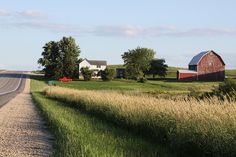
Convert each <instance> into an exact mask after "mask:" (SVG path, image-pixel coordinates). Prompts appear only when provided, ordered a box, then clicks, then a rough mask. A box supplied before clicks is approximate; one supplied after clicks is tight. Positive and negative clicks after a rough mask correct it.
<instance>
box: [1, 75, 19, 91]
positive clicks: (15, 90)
mask: <svg viewBox="0 0 236 157" xmlns="http://www.w3.org/2000/svg"><path fill="white" fill-rule="evenodd" d="M21 82H22V74H21V77H20V80H19V82H18V85H17V87H16V88H15V89H13V90H11V91H8V92H3V93H0V95H5V94H9V93H12V92H15V91H16V90H17V89H18V88H19V87H20V84H21Z"/></svg>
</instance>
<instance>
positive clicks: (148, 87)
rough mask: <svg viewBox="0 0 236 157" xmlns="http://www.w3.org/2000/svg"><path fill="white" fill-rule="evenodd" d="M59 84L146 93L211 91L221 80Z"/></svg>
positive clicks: (78, 87) (76, 82)
mask: <svg viewBox="0 0 236 157" xmlns="http://www.w3.org/2000/svg"><path fill="white" fill-rule="evenodd" d="M56 84H57V85H58V86H61V87H68V88H74V89H80V90H85V89H86V90H119V91H127V90H128V91H140V92H145V93H172V94H173V93H188V92H190V91H191V90H192V89H194V90H196V91H210V90H211V89H213V88H214V87H216V86H218V85H219V82H179V81H176V80H173V79H166V80H153V81H152V80H149V81H147V82H146V83H138V82H137V81H133V80H123V79H116V80H113V81H110V82H103V81H101V80H92V81H82V80H79V81H73V82H69V83H61V82H58V81H57V82H56Z"/></svg>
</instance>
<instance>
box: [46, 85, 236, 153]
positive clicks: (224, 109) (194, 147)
mask: <svg viewBox="0 0 236 157" xmlns="http://www.w3.org/2000/svg"><path fill="white" fill-rule="evenodd" d="M47 96H48V97H50V98H52V99H56V100H60V101H62V102H66V103H68V104H71V105H72V106H74V107H77V108H78V109H80V110H83V111H85V112H87V113H90V114H92V115H96V116H97V117H102V118H103V119H106V120H107V121H110V122H112V123H114V124H115V125H117V126H121V127H124V128H127V129H128V130H131V131H132V132H136V133H138V134H141V135H142V136H146V137H147V138H151V139H153V140H154V141H160V142H163V143H164V144H167V145H168V146H169V148H171V150H172V151H174V152H175V153H177V152H178V154H179V155H180V156H183V155H184V154H185V155H186V154H188V155H189V156H219V157H220V156H232V157H233V156H236V125H235V121H236V103H235V102H228V101H224V102H222V101H219V100H218V99H210V100H205V101H197V100H195V99H193V100H189V101H184V100H182V99H181V100H175V101H174V100H167V99H161V98H159V99H156V98H153V97H148V96H140V95H139V96H135V95H125V94H121V93H118V92H114V91H113V92H111V91H87V90H73V89H66V88H61V87H52V88H51V90H47ZM145 156H149V155H145Z"/></svg>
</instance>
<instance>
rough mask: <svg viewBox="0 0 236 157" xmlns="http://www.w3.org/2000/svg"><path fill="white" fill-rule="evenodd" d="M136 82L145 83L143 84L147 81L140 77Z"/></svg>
mask: <svg viewBox="0 0 236 157" xmlns="http://www.w3.org/2000/svg"><path fill="white" fill-rule="evenodd" d="M138 82H139V83H145V82H147V79H146V78H144V77H142V78H139V79H138Z"/></svg>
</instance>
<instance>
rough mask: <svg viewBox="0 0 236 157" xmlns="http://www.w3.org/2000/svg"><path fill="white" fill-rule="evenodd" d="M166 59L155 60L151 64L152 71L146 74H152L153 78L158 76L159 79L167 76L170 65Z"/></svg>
mask: <svg viewBox="0 0 236 157" xmlns="http://www.w3.org/2000/svg"><path fill="white" fill-rule="evenodd" d="M165 62H166V61H165V59H153V60H152V61H151V63H150V65H151V66H150V69H149V70H148V71H147V72H146V74H152V75H153V78H155V76H156V75H158V76H159V77H165V76H166V75H167V73H166V72H167V68H168V65H167V64H165Z"/></svg>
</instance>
